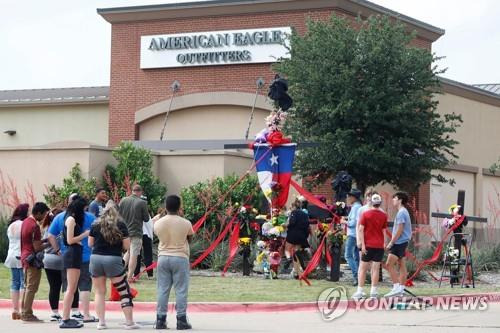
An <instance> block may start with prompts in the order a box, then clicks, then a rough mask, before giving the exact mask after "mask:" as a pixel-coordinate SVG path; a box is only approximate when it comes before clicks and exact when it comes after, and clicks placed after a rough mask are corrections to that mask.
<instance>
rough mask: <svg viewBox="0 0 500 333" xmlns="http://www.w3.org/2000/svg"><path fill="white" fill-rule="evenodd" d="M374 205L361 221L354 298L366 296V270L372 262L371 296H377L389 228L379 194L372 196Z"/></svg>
mask: <svg viewBox="0 0 500 333" xmlns="http://www.w3.org/2000/svg"><path fill="white" fill-rule="evenodd" d="M371 203H372V207H373V208H371V209H369V210H367V211H365V212H364V213H363V215H362V216H361V219H360V221H359V238H360V240H359V242H360V243H361V253H362V256H361V265H360V266H359V272H358V290H357V291H356V292H355V293H354V295H352V298H353V299H355V300H359V299H361V298H365V297H366V294H365V293H364V292H363V287H364V285H365V278H366V271H368V267H370V263H371V277H372V286H371V290H370V298H377V297H378V293H377V285H378V280H379V270H380V262H381V261H382V258H383V257H384V244H385V242H384V233H385V229H386V228H387V214H386V213H384V211H383V210H382V209H380V204H381V203H382V198H381V197H380V195H378V194H374V195H372V197H371Z"/></svg>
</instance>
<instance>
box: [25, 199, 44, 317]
mask: <svg viewBox="0 0 500 333" xmlns="http://www.w3.org/2000/svg"><path fill="white" fill-rule="evenodd" d="M48 213H49V207H47V205H46V204H45V203H43V202H37V203H35V204H34V205H33V209H32V211H31V215H30V216H29V217H27V218H26V219H25V220H24V221H23V223H22V226H21V262H22V265H23V270H24V285H25V288H26V289H25V291H24V295H23V301H22V312H21V320H22V321H26V322H41V321H42V320H40V319H38V317H37V316H35V315H34V314H33V301H34V299H35V294H36V293H37V291H38V287H39V286H40V279H41V277H42V266H43V263H42V262H41V260H40V259H39V257H38V256H37V252H40V251H42V250H43V248H44V246H43V244H42V234H41V232H40V227H39V226H38V222H41V221H42V220H43V219H44V218H45V217H46V216H47V214H48Z"/></svg>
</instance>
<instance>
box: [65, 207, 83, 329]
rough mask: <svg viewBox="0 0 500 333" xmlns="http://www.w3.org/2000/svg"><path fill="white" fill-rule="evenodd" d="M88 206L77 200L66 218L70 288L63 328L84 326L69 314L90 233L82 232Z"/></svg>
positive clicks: (67, 294)
mask: <svg viewBox="0 0 500 333" xmlns="http://www.w3.org/2000/svg"><path fill="white" fill-rule="evenodd" d="M86 206H87V201H86V200H85V199H83V198H80V199H77V200H75V201H73V202H72V203H71V204H70V205H69V206H68V209H67V210H66V215H65V216H64V229H63V242H64V245H66V251H65V252H64V255H63V261H64V268H65V269H66V278H67V281H68V286H67V288H66V292H65V294H64V301H63V316H62V322H61V324H60V325H59V327H61V328H80V327H82V326H83V324H81V323H79V322H78V321H76V320H74V319H70V318H69V314H70V310H71V303H72V302H73V296H74V294H75V291H76V288H77V287H78V279H79V278H80V267H81V264H82V244H81V241H82V239H84V238H85V237H87V236H88V234H89V232H88V231H86V232H82V230H83V222H84V219H85V207H86Z"/></svg>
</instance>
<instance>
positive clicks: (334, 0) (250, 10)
mask: <svg viewBox="0 0 500 333" xmlns="http://www.w3.org/2000/svg"><path fill="white" fill-rule="evenodd" d="M323 8H331V9H337V10H340V11H343V12H345V13H347V14H350V15H353V16H358V15H360V16H361V17H369V16H371V15H376V14H382V15H388V16H390V17H393V18H395V19H397V20H399V21H401V22H404V23H406V24H407V25H408V27H409V28H410V30H416V31H417V35H418V36H419V37H420V38H423V39H426V40H429V41H431V42H434V41H436V40H437V39H438V38H439V37H441V36H442V35H444V30H443V29H440V28H437V27H434V26H432V25H430V24H427V23H425V22H422V21H419V20H416V19H414V18H411V17H409V16H406V15H403V14H400V13H398V12H395V11H392V10H390V9H387V8H385V7H382V6H379V5H377V4H374V3H372V2H369V1H366V0H307V1H305V0H256V1H255V0H253V1H252V0H214V1H198V2H188V3H174V4H164V5H148V6H133V7H117V8H98V9H97V12H98V13H99V15H101V16H102V17H103V18H104V19H105V20H106V21H108V22H109V23H112V24H113V23H124V22H136V21H151V20H168V19H175V18H191V17H210V16H228V15H242V14H257V13H269V12H283V11H295V10H314V9H323Z"/></svg>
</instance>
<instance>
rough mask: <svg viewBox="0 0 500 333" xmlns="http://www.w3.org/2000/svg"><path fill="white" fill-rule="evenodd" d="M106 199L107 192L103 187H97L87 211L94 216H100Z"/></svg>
mask: <svg viewBox="0 0 500 333" xmlns="http://www.w3.org/2000/svg"><path fill="white" fill-rule="evenodd" d="M106 201H108V193H107V192H106V190H105V189H104V188H102V187H98V188H97V189H96V191H95V198H94V200H92V202H91V203H90V205H89V213H90V214H92V215H94V216H95V217H96V218H97V217H99V216H101V214H102V211H103V209H104V205H105V204H106Z"/></svg>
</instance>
